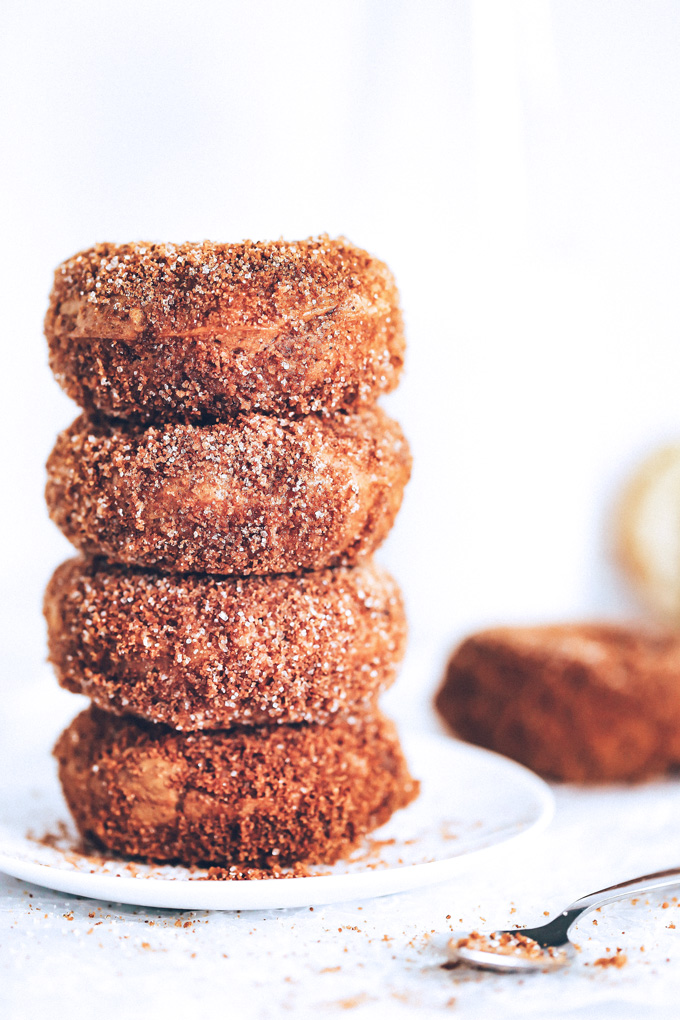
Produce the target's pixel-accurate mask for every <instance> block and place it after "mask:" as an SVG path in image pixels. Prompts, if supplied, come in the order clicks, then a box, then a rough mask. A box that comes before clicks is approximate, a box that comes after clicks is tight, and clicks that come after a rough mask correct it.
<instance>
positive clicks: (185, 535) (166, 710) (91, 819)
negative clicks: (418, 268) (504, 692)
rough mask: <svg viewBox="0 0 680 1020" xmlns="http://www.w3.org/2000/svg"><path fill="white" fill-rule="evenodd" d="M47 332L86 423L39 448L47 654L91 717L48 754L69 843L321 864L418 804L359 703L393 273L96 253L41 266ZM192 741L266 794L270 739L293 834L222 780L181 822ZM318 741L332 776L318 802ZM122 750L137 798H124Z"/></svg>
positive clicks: (306, 256)
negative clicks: (48, 271) (76, 830)
mask: <svg viewBox="0 0 680 1020" xmlns="http://www.w3.org/2000/svg"><path fill="white" fill-rule="evenodd" d="M45 330H46V335H47V338H48V342H49V346H50V363H51V366H52V368H53V370H54V372H55V375H56V377H57V379H58V380H59V382H60V383H61V385H62V386H63V387H64V389H65V390H66V392H67V393H69V395H71V396H72V397H74V399H76V400H77V401H78V402H79V403H80V405H81V406H82V407H83V408H84V411H85V413H84V414H82V415H81V417H80V418H78V419H77V420H76V422H74V424H73V425H72V426H71V427H70V428H69V429H66V430H65V431H64V432H63V433H62V434H61V435H60V436H59V438H58V440H57V443H56V446H55V448H54V450H53V452H52V454H51V456H50V458H49V461H48V484H47V491H46V498H47V503H48V507H49V509H50V513H51V516H52V518H53V520H54V521H55V522H56V523H57V524H58V526H59V527H60V528H61V529H62V531H63V532H64V534H65V535H66V536H67V537H68V538H69V539H70V540H71V541H72V542H73V544H74V545H75V546H76V547H77V548H78V549H79V551H80V552H81V554H82V556H81V558H79V559H78V560H75V561H70V562H69V563H68V564H64V565H63V566H62V567H60V568H59V570H58V571H57V572H56V574H55V576H54V578H53V579H52V581H51V582H50V585H49V587H48V591H47V594H46V600H45V610H46V616H47V619H48V630H49V644H50V657H51V659H52V662H53V664H54V665H55V668H56V671H57V676H58V678H59V680H60V682H61V683H62V684H63V685H64V686H66V687H68V688H69V689H71V690H74V691H82V692H83V693H87V694H88V696H89V697H90V698H92V700H93V702H94V703H95V706H98V707H96V708H93V709H91V710H89V711H88V712H87V713H84V714H83V715H82V716H81V717H79V719H78V720H76V722H75V723H74V724H72V726H71V727H70V729H69V730H67V731H66V733H65V734H64V735H63V736H62V738H61V740H60V742H59V744H58V746H57V756H58V757H59V759H60V763H61V777H62V783H63V785H64V789H65V793H66V797H67V800H68V801H69V805H70V807H71V810H72V811H73V813H74V815H75V817H76V821H77V822H78V824H79V827H80V828H81V831H83V832H84V833H86V834H87V835H89V836H91V837H94V838H95V839H96V840H97V841H98V842H99V843H101V844H103V845H104V846H105V847H108V848H110V849H114V850H118V851H122V852H125V853H131V854H136V855H140V856H144V857H148V858H153V859H180V860H183V861H187V862H189V861H193V860H201V861H210V862H213V863H224V862H230V861H234V860H238V861H247V862H262V861H269V860H270V859H271V855H272V854H276V855H277V856H278V861H279V862H280V863H284V862H286V861H293V860H303V859H319V860H332V859H334V858H336V857H338V856H340V855H341V854H342V853H345V852H346V850H347V848H348V847H349V846H351V845H352V844H353V843H354V842H355V840H356V839H357V838H358V837H359V836H360V835H361V834H362V833H363V832H366V831H368V829H370V828H371V827H373V826H375V825H376V824H379V823H380V822H381V821H383V820H384V819H385V818H386V817H387V816H389V814H390V813H391V811H393V810H394V809H395V808H396V807H399V806H401V805H402V804H404V803H407V802H408V801H409V800H410V799H411V798H412V797H413V796H414V795H415V790H416V784H414V783H413V781H412V780H411V779H410V777H409V775H408V770H407V768H406V765H405V763H404V761H403V757H402V755H401V751H400V749H399V745H398V742H397V740H396V737H395V735H394V733H393V732H392V730H391V728H390V725H389V723H387V721H386V720H384V719H382V718H381V717H380V716H379V714H378V712H377V708H376V698H377V696H378V694H379V693H380V691H381V690H382V689H384V688H385V687H386V686H387V685H388V684H389V683H390V682H391V681H392V680H393V678H394V674H395V670H396V666H397V664H398V661H399V659H400V658H401V655H402V653H403V646H404V640H405V620H404V615H403V607H402V604H401V600H400V596H399V592H398V589H397V588H396V586H395V584H394V582H393V581H392V580H391V578H389V577H388V576H387V575H386V574H385V573H384V572H382V571H379V570H378V569H377V568H376V567H375V566H374V565H373V563H372V562H371V561H370V559H367V556H368V555H370V553H372V552H373V550H374V549H375V548H376V547H377V546H378V545H379V544H380V543H381V542H382V541H383V539H384V538H385V536H386V535H387V533H388V531H389V529H390V527H391V526H392V523H393V521H394V517H395V515H396V513H397V511H398V509H399V505H400V503H401V497H402V493H403V488H404V485H405V484H406V481H407V480H408V475H409V472H410V455H409V451H408V446H407V444H406V441H405V439H404V437H403V434H402V433H401V430H400V428H399V426H398V425H397V423H396V422H393V421H391V420H390V419H389V418H388V417H387V416H386V415H385V414H384V413H383V412H382V411H381V410H380V409H379V408H377V407H376V406H375V402H376V400H377V398H378V397H379V395H380V394H381V393H383V392H386V391H388V390H390V389H392V388H393V387H394V386H395V385H396V384H397V381H398V376H399V371H400V368H401V364H402V360H403V350H404V338H403V330H402V321H401V316H400V312H399V307H398V295H397V291H396V287H395V285H394V281H393V279H392V276H391V274H390V272H389V270H388V269H387V267H386V266H385V265H383V264H382V263H381V262H379V261H377V260H376V259H374V258H372V257H371V256H370V255H368V254H367V253H366V252H363V251H361V250H360V249H357V248H355V247H353V246H352V245H350V244H349V243H348V242H347V241H345V240H342V239H340V240H331V239H329V238H327V237H321V238H314V239H309V240H307V241H303V242H298V243H294V244H290V243H285V242H273V243H257V244H254V243H251V242H244V243H242V244H235V245H219V244H212V243H208V242H205V243H202V244H182V245H161V244H158V245H152V244H130V245H120V246H113V245H98V246H95V247H94V248H92V249H90V250H88V251H85V252H82V253H81V254H79V255H77V256H75V257H74V258H72V259H70V260H69V261H67V262H65V263H64V264H63V265H62V266H60V267H59V268H58V270H57V272H56V276H55V285H54V289H53V292H52V296H51V302H50V308H49V311H48V314H47V318H46V325H45ZM309 571H312V573H308V572H309ZM251 575H255V576H251ZM263 575H264V576H263ZM269 575H277V576H269ZM279 575H288V576H279ZM102 710H103V711H102ZM357 711H359V716H357V714H356V713H357ZM111 713H114V714H115V715H117V716H124V719H123V720H122V721H120V722H119V721H117V720H116V719H114V718H113V716H112V715H111ZM128 714H130V715H134V716H136V717H137V720H134V719H132V718H131V717H130V716H129V715H128ZM301 724H302V725H303V730H302V731H301V730H299V729H297V730H296V729H295V727H299V726H300V725H301ZM322 724H323V727H322ZM253 725H254V726H255V727H256V729H255V730H249V731H248V739H247V740H245V738H244V736H243V733H244V732H246V731H242V728H243V727H244V726H246V727H251V726H253ZM273 726H278V727H279V729H278V730H277V731H276V735H274V736H273V737H272V727H273ZM121 727H122V729H121ZM234 727H237V728H241V731H239V732H237V730H235V729H234ZM304 727H310V728H309V729H304ZM168 728H170V729H168ZM180 730H181V731H188V733H187V735H186V736H180V735H178V732H177V731H180ZM199 730H204V731H209V732H207V733H206V732H204V733H203V734H201V735H200V740H201V741H202V742H203V744H202V750H201V755H200V756H199V758H200V760H205V758H206V755H207V757H208V758H209V759H210V758H211V756H212V760H213V765H212V766H211V768H212V773H213V774H214V775H218V774H221V771H222V766H221V765H220V766H219V767H218V765H217V762H218V759H219V760H220V762H222V759H223V758H224V755H225V754H227V751H225V748H227V749H228V750H229V753H228V754H227V758H228V759H229V770H228V775H229V777H232V778H231V780H230V781H231V784H232V786H233V777H234V776H237V775H238V774H240V773H241V772H242V774H243V776H244V777H245V776H246V775H249V774H250V773H249V771H248V770H249V769H251V767H252V763H253V760H255V759H256V760H257V761H260V762H262V761H263V762H264V765H263V769H264V771H262V770H260V771H258V777H259V780H261V781H262V783H263V784H264V786H263V789H265V788H268V786H269V785H270V784H271V782H272V781H273V776H272V775H271V770H272V769H273V768H274V764H273V759H272V764H271V766H269V767H268V766H267V764H266V762H267V758H268V755H269V751H266V750H265V746H267V747H269V744H267V741H269V742H270V743H271V740H272V739H273V740H275V741H277V742H278V743H277V745H276V746H280V743H281V741H282V740H283V741H284V746H290V749H291V750H290V754H289V755H288V757H287V759H286V760H287V761H288V762H289V765H290V768H291V769H292V771H291V773H290V775H287V776H286V779H285V782H284V790H283V792H282V793H283V796H285V798H287V800H288V802H290V800H291V798H292V799H293V801H295V800H296V798H297V801H299V802H300V808H299V810H297V811H296V814H295V817H296V818H297V819H298V820H299V822H300V825H299V826H298V828H297V829H296V827H295V826H294V825H292V824H291V819H290V818H289V817H288V818H287V819H286V820H285V823H284V821H283V818H279V819H278V822H277V818H278V809H274V808H272V807H271V805H270V806H269V807H268V808H266V804H267V803H268V801H267V798H266V797H265V798H264V799H260V800H259V801H257V807H256V808H254V807H253V804H252V803H251V801H252V797H248V798H245V797H244V798H242V799H241V800H238V798H237V799H236V800H234V797H233V794H232V795H230V799H229V803H227V802H226V801H225V796H226V793H225V790H226V787H225V786H224V783H222V785H220V784H218V787H217V788H213V787H211V788H210V789H209V790H208V789H206V790H203V795H204V796H205V797H208V798H209V806H208V807H206V804H205V803H204V802H203V801H201V805H202V806H201V810H200V811H199V812H198V813H197V814H196V817H195V818H193V820H192V813H191V811H190V810H188V809H187V799H186V789H187V788H188V787H191V789H194V788H195V787H196V783H197V776H196V775H195V774H194V773H195V769H194V771H193V772H192V771H191V768H189V765H188V762H189V760H190V759H192V754H191V753H190V745H191V746H192V747H193V744H192V741H193V742H194V743H195V741H196V740H198V739H199V735H198V733H197V731H199ZM369 730H370V739H369V737H368V733H369ZM301 733H302V734H303V736H301ZM286 734H288V736H286ZM303 737H304V739H303ZM322 739H323V741H325V742H326V743H327V744H329V746H330V748H331V750H330V752H329V753H330V759H329V760H331V759H332V760H333V761H334V762H336V765H335V766H333V767H331V766H329V770H330V771H329V770H327V771H326V773H323V770H322V774H321V775H320V777H319V783H318V784H317V786H315V784H314V782H312V781H310V780H309V776H310V774H311V773H310V763H311V762H312V761H318V760H319V753H318V752H319V748H318V746H316V745H315V742H318V741H319V740H322ZM244 740H245V744H244ZM187 741H188V743H187ZM206 741H207V742H208V745H210V746H209V747H208V748H207V750H206V746H204V745H205V742H206ZM234 741H236V742H237V743H238V747H237V746H236V743H234ZM286 741H287V743H286ZM301 741H302V743H301ZM305 741H307V743H308V744H309V742H310V741H311V745H314V748H312V749H313V750H314V753H313V754H312V751H311V750H310V748H309V747H307V744H305ZM303 744H304V746H305V748H306V750H305V751H304V753H303V752H301V751H300V747H302V745H303ZM246 745H247V748H246ZM349 745H352V746H351V747H350V746H349ZM130 746H134V747H135V748H136V751H135V754H137V756H138V760H137V759H135V760H136V761H137V768H138V770H139V772H140V776H142V777H146V778H143V779H139V777H137V779H136V780H135V781H132V780H131V779H130V767H129V766H130V760H131V759H130V755H131V753H132V752H131V751H130ZM271 746H272V747H273V746H274V745H273V744H272V745H271ZM369 746H370V747H371V751H370V754H369V751H368V749H369ZM150 748H152V750H150ZM293 748H295V750H293ZM343 748H344V750H343ZM377 752H380V753H381V754H382V759H381V760H383V761H384V762H385V763H388V762H389V763H390V764H386V765H385V769H384V773H383V775H382V778H381V781H380V782H376V761H375V755H376V753H377ZM301 754H302V757H300V755H301ZM305 754H308V755H311V757H310V758H309V760H307V759H305V757H304V755H305ZM362 755H363V757H362ZM230 756H231V757H230ZM253 756H254V758H253ZM348 756H349V757H350V758H351V760H352V762H353V765H352V767H351V768H350V767H349V766H348V761H349V758H348ZM194 757H195V756H194ZM123 759H124V760H125V762H126V763H127V764H126V766H125V767H123V766H122V764H121V762H122V761H123ZM178 761H179V764H178ZM357 761H358V762H360V767H359V769H358V773H357V772H356V767H355V766H356V763H357ZM168 762H170V765H171V767H169V766H168ZM291 762H292V764H291ZM222 764H223V762H222ZM234 764H236V766H237V767H236V769H234V768H233V767H232V766H233V765H234ZM93 766H96V768H95V769H94V775H97V776H98V779H97V781H94V780H92V778H91V777H92V775H93ZM180 766H181V767H180ZM336 766H337V767H336ZM276 767H277V768H279V766H278V765H277V766H276ZM192 768H193V766H192ZM258 768H259V766H258ZM333 768H336V772H335V773H333ZM187 769H189V771H188V772H187ZM268 769H269V771H268ZM353 770H354V771H353ZM284 771H285V770H284ZM378 772H380V770H379V769H378ZM151 773H153V774H154V776H155V779H154V780H153V781H150V780H149V778H148V777H149V776H150V775H151ZM180 773H181V776H180ZM103 774H105V775H106V776H107V780H106V782H104V781H103V779H102V775H103ZM225 774H227V773H225ZM350 774H351V775H352V776H353V778H352V780H351V783H350V785H349V786H348V785H347V783H348V782H349V778H348V777H349V775H350ZM159 775H160V777H161V778H160V779H159V778H158V777H159ZM305 775H306V776H307V780H305ZM244 781H245V780H244ZM305 782H307V785H306V786H305V785H304V783H305ZM286 783H287V784H288V785H287V786H286V785H285V784H286ZM199 785H200V784H199ZM256 785H257V783H256ZM213 786H214V784H213ZM180 787H181V791H180ZM310 787H313V789H311V791H310V789H309V788H310ZM180 794H181V795H180ZM140 802H141V803H143V804H144V805H145V810H144V811H143V812H142V816H141V817H142V824H141V825H140V813H139V804H140ZM135 805H136V806H135ZM239 805H240V808H241V809H242V814H243V812H245V815H247V816H248V819H249V821H248V824H247V825H246V824H245V822H244V818H245V815H243V817H242V816H241V815H239ZM206 812H207V816H209V824H208V823H207V822H206ZM325 813H328V818H326V817H325ZM253 816H255V817H257V818H258V824H257V825H255V827H254V828H253V825H252V818H253ZM331 817H332V818H333V824H332V825H331V824H329V823H328V819H329V818H331ZM310 819H314V821H315V825H314V826H313V827H312V829H310V828H309V823H310ZM249 826H250V827H249ZM284 828H285V835H284V832H283V829H284ZM246 831H247V832H248V835H245V833H246ZM274 843H275V844H276V846H273V844H274ZM281 844H283V845H281Z"/></svg>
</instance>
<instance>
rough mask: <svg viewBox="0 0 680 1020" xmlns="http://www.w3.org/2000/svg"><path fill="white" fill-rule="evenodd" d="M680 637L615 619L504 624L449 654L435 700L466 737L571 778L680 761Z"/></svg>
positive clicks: (598, 777) (656, 768) (623, 773)
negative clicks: (606, 621) (617, 623)
mask: <svg viewBox="0 0 680 1020" xmlns="http://www.w3.org/2000/svg"><path fill="white" fill-rule="evenodd" d="M679 677H680V637H678V636H677V635H675V634H673V633H670V632H665V631H660V630H659V631H655V630H644V629H641V628H637V627H626V626H615V625H610V624H568V625H563V626H543V627H514V628H513V627H506V628H498V629H495V630H488V631H483V632H481V633H479V634H474V635H472V637H469V638H468V639H467V640H466V641H464V642H463V643H462V644H461V646H460V647H459V648H458V649H457V650H456V652H455V653H454V655H453V657H452V658H451V660H450V662H449V665H448V670H447V674H446V678H445V681H444V684H443V686H442V687H441V689H440V690H439V692H438V694H437V697H436V706H437V709H438V710H439V713H440V714H441V716H442V717H443V718H444V719H445V720H446V722H447V723H448V724H449V725H450V726H451V727H452V728H453V729H454V730H455V731H456V732H457V733H458V734H459V735H460V736H461V737H463V739H465V740H470V741H472V742H473V743H475V744H481V745H482V746H483V747H488V748H491V750H493V751H500V753H501V754H506V755H508V756H509V757H511V758H515V759H516V760H517V761H520V762H522V763H523V764H524V765H528V766H529V768H532V769H534V770H535V771H536V772H540V773H541V774H543V775H545V776H548V777H552V778H554V779H562V780H567V781H570V782H585V781H615V780H634V779H640V778H643V777H646V776H651V775H654V774H659V773H663V772H666V771H667V770H668V769H669V768H672V767H676V766H677V765H679V764H680V683H679V682H678V678H679Z"/></svg>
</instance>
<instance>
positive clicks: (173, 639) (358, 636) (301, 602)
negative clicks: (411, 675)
mask: <svg viewBox="0 0 680 1020" xmlns="http://www.w3.org/2000/svg"><path fill="white" fill-rule="evenodd" d="M45 616H46V619H47V625H48V643H49V650H50V659H51V661H52V664H53V665H54V667H55V670H56V674H57V679H58V680H59V683H60V684H61V685H62V687H66V688H67V689H68V690H70V691H74V692H75V693H77V694H85V695H87V696H88V697H89V698H91V700H92V701H94V703H95V704H96V705H99V706H100V707H101V708H103V709H106V710H108V711H110V712H114V713H116V714H118V715H124V714H132V715H137V716H141V717H142V718H144V719H148V720H150V721H151V722H157V723H166V724H168V725H169V726H172V727H174V728H175V729H178V730H195V729H203V728H205V729H225V728H228V727H230V726H233V725H236V724H245V725H263V724H265V723H268V722H269V723H271V722H281V723H290V722H303V721H304V722H324V721H326V720H327V719H328V718H329V717H331V716H332V715H333V714H334V713H336V712H344V713H345V714H347V713H348V712H351V711H354V710H355V709H362V710H367V709H368V710H370V709H371V708H372V706H373V703H374V702H375V699H376V698H377V696H378V694H379V693H380V692H381V691H382V690H384V689H385V688H386V687H388V686H389V685H390V684H391V683H392V681H393V680H394V677H395V673H396V668H397V665H398V663H399V662H400V660H401V658H402V656H403V653H404V648H405V643H406V619H405V616H404V607H403V604H402V600H401V595H400V593H399V589H398V588H397V585H396V584H395V582H394V581H393V580H392V578H391V577H390V576H389V574H387V573H386V572H384V571H382V570H380V569H379V568H378V567H377V566H375V565H374V564H372V563H371V562H370V561H369V562H366V563H363V564H361V565H359V566H356V567H351V568H349V567H336V568H334V569H332V570H321V571H319V572H318V573H308V574H302V575H300V576H297V577H295V576H289V575H285V574H282V575H274V576H272V577H256V576H251V577H249V578H226V577H223V578H220V577H212V576H204V575H199V574H176V575H168V574H159V573H153V572H149V571H146V572H143V571H141V570H139V569H135V568H130V567H119V566H107V564H106V563H105V562H104V561H101V560H100V561H97V560H87V559H82V558H79V559H73V560H68V561H67V562H66V563H62V565H61V566H60V567H58V568H57V570H56V572H55V573H54V575H53V577H52V579H51V581H50V583H49V585H48V587H47V591H46V593H45Z"/></svg>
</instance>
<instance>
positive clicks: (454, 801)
mask: <svg viewBox="0 0 680 1020" xmlns="http://www.w3.org/2000/svg"><path fill="white" fill-rule="evenodd" d="M403 744H404V749H405V751H406V754H407V757H408V760H409V764H410V766H411V771H412V773H413V775H414V776H416V777H417V778H419V779H420V780H421V791H422V792H421V795H420V797H419V798H418V799H417V800H416V801H415V802H414V803H413V804H411V805H410V806H409V807H408V808H405V809H404V810H402V811H398V812H397V813H396V814H395V815H394V816H393V817H392V818H391V819H390V821H389V822H388V823H387V824H386V825H383V826H382V828H380V829H378V830H377V831H376V832H374V833H372V835H371V837H370V838H369V839H368V840H366V842H365V844H364V845H363V846H362V847H360V848H359V849H358V850H357V851H356V852H355V853H354V854H353V856H352V857H351V858H350V859H349V860H347V861H342V862H340V863H339V864H336V865H334V866H333V867H319V868H318V869H313V870H315V871H318V874H313V875H311V876H310V877H304V878H288V879H280V878H279V879H271V878H268V879H257V880H254V879H251V880H248V881H214V880H205V879H204V880H199V879H201V877H202V876H203V875H205V872H202V871H201V870H200V869H187V868H181V867H173V866H161V865H143V864H137V863H135V864H131V863H129V862H127V861H124V860H120V859H106V858H103V857H97V856H91V855H86V854H83V853H82V852H79V851H78V850H77V849H76V847H77V840H76V837H75V830H74V829H73V827H72V825H71V823H70V821H67V819H68V813H67V811H66V808H65V807H64V803H63V801H62V798H61V793H60V790H59V786H58V783H57V781H56V778H54V777H53V776H48V775H47V774H45V776H44V779H43V778H41V782H40V784H39V785H37V784H36V781H35V779H36V777H35V772H33V778H32V779H30V778H28V779H27V778H26V777H27V776H28V777H30V776H31V771H32V770H31V769H30V768H27V769H26V770H25V771H23V770H22V769H21V768H20V763H18V762H15V766H17V767H15V768H14V769H13V770H12V772H13V773H14V779H13V781H12V782H10V783H6V785H5V786H4V788H0V819H1V820H2V825H1V826H0V871H4V872H6V873H7V874H9V875H13V876H15V877H16V878H20V879H24V880H25V881H27V882H33V883H35V884H36V885H43V886H47V887H48V888H50V889H57V890H59V891H61V892H67V893H75V894H77V895H80V896H87V897H90V898H93V899H100V900H107V901H110V902H115V903H133V904H138V905H141V906H148V907H168V908H172V909H178V910H210V909H215V910H249V909H263V908H264V909H271V908H275V907H300V906H311V905H316V904H321V903H333V902H338V901H342V900H352V899H358V898H364V897H371V896H384V895H385V894H387V893H395V892H402V891H404V890H406V889H414V888H417V887H419V886H424V885H429V884H430V883H433V882H439V881H444V880H446V879H449V878H452V877H454V876H456V875H457V874H459V873H460V872H462V871H463V870H464V869H465V868H466V867H467V866H468V865H469V864H470V862H471V861H472V860H474V859H476V858H478V857H479V856H480V855H481V854H491V853H493V852H494V851H498V850H499V849H503V848H504V847H505V846H506V845H507V843H508V841H510V840H513V841H516V840H518V839H520V838H522V839H526V838H527V837H528V836H529V835H530V834H532V833H536V832H537V830H539V829H542V828H544V827H545V826H546V825H547V823H548V822H549V821H550V819H551V818H552V815H553V810H554V803H553V797H552V794H551V792H550V790H549V789H548V787H547V786H546V785H545V783H544V782H543V781H542V780H540V779H539V778H538V777H537V776H535V775H534V774H533V772H530V771H529V770H528V769H525V768H523V767H522V766H521V765H517V764H515V762H511V761H509V760H508V759H507V758H503V757H501V756H500V755H497V754H492V753H491V752H489V751H484V750H481V749H480V748H477V747H472V746H470V745H469V744H463V743H460V742H459V741H456V740H453V739H452V738H450V737H443V736H438V735H434V734H433V735H432V736H429V735H425V736H423V735H420V736H417V737H411V738H410V739H404V741H403ZM45 757H46V756H45ZM31 764H33V763H31ZM22 776H23V779H22ZM47 833H52V834H56V836H55V838H50V839H49V840H47V841H46V840H45V838H44V837H45V835H46V834H47ZM46 842H47V844H48V845H46Z"/></svg>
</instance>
